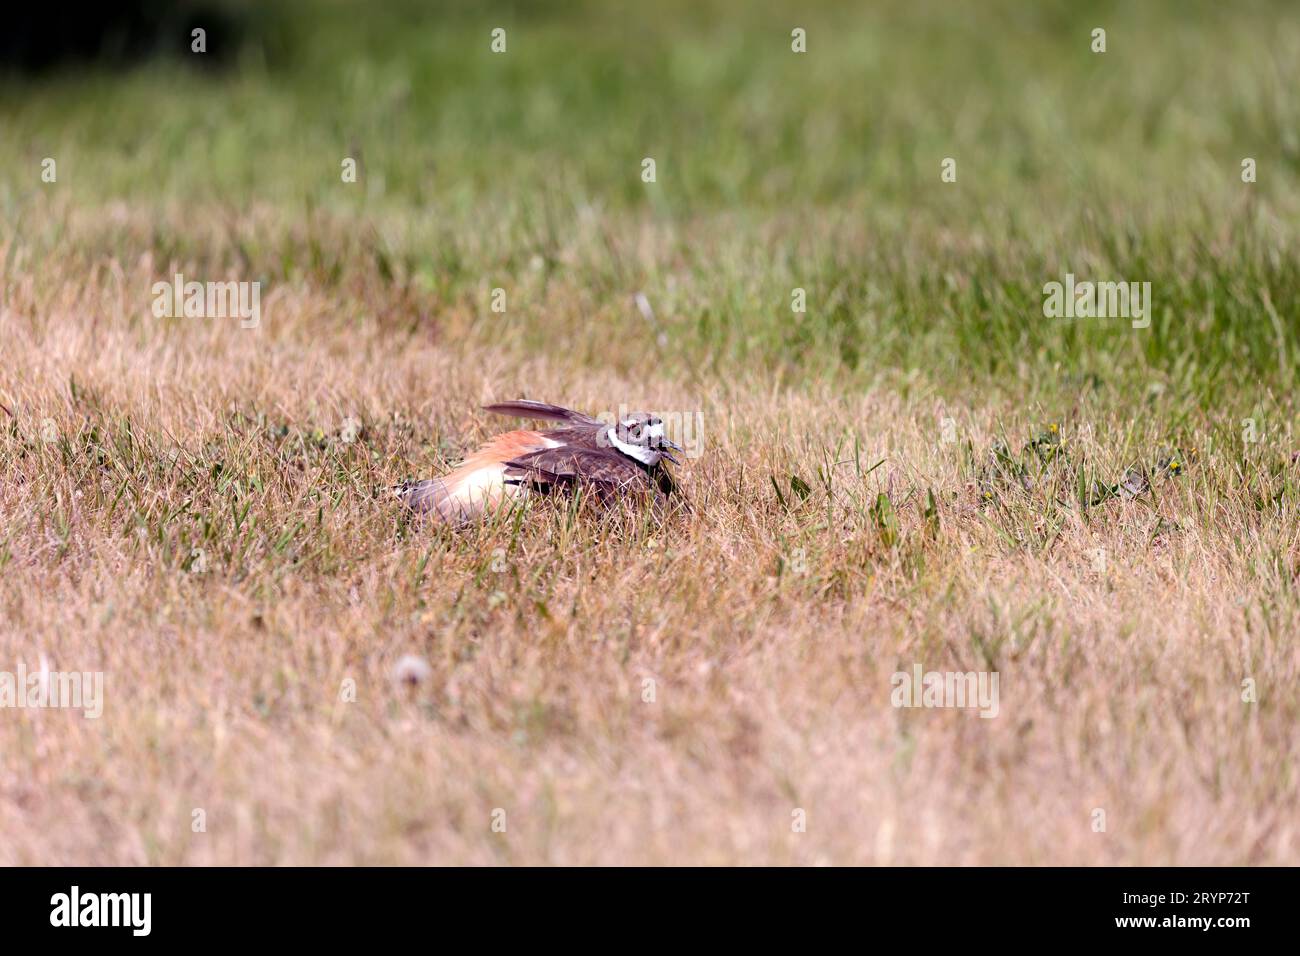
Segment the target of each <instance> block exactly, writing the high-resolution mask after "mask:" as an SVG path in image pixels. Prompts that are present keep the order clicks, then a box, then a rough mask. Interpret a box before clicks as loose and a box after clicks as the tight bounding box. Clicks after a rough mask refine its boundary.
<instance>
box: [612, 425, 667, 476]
mask: <svg viewBox="0 0 1300 956" xmlns="http://www.w3.org/2000/svg"><path fill="white" fill-rule="evenodd" d="M626 424H627V423H626V422H625V423H624V425H626ZM632 424H633V425H635V424H636V422H632ZM618 428H619V426H617V425H610V426H609V428H608V429H607V430H606V432H605V434H606V435H608V436H609V443H610V444H611V445H613V446H614V447H615V448H617V449H618V450H619V451H621V452H622V453H623V454H625V455H627V457H629V458H635V459H636V460H637V461H639V462H641V464H643V465H650V466H654V465H657V464H659V459H661V458H662V457H663V454H662V453H661V452H660V451H659V449H658V448H647V447H646V446H645V445H632V444H629V443H628V442H625V441H623V440H622V439H620V438H619V437H618ZM663 434H664V426H663V425H651V426H649V427H648V428H646V430H645V435H646V437H647V438H662V437H663Z"/></svg>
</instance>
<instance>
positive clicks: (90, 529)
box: [0, 0, 1300, 865]
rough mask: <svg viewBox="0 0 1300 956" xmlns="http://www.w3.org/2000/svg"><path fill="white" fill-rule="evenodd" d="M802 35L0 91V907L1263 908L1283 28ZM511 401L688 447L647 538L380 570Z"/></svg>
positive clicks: (1045, 21)
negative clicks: (511, 896)
mask: <svg viewBox="0 0 1300 956" xmlns="http://www.w3.org/2000/svg"><path fill="white" fill-rule="evenodd" d="M804 7H805V5H804V4H795V3H786V4H778V3H769V2H763V3H743V4H742V3H735V4H725V5H724V4H716V3H704V4H700V3H691V2H686V0H680V2H679V0H672V2H669V3H666V4H645V5H635V6H633V5H626V7H625V5H622V4H619V5H612V4H611V5H601V4H574V5H563V6H561V5H555V7H554V8H551V7H550V5H543V4H535V3H517V4H514V5H512V6H509V7H500V8H498V9H493V8H492V6H491V5H480V4H470V3H464V4H452V5H429V4H414V3H412V4H384V5H382V7H381V8H380V9H372V8H370V7H369V6H367V7H365V8H362V7H361V6H360V5H352V4H344V3H334V2H325V3H318V4H314V5H309V6H303V5H299V4H290V5H287V6H284V7H282V8H278V9H277V11H276V12H274V13H265V12H263V13H257V14H253V15H252V19H251V21H250V23H251V29H250V37H249V40H248V42H247V43H246V44H245V45H243V46H242V47H241V48H240V49H239V50H238V51H237V52H236V53H235V54H234V55H233V57H232V58H231V61H230V63H229V65H228V66H227V67H226V68H224V69H217V70H204V69H196V68H195V65H194V61H195V56H194V55H190V54H188V53H186V52H182V53H181V54H179V55H178V56H177V57H176V59H175V60H174V61H171V60H163V61H156V62H152V63H149V64H142V65H141V66H140V67H139V68H137V69H134V70H131V71H129V72H122V71H106V70H89V71H81V72H76V73H64V74H56V75H52V76H47V77H42V78H39V79H27V78H16V77H9V78H7V79H4V80H2V81H0V348H2V349H3V357H2V358H0V406H2V408H0V671H11V672H12V671H14V670H15V668H16V667H17V666H18V665H19V663H20V662H22V663H24V664H25V666H26V667H27V668H28V669H30V670H36V669H38V668H39V667H40V666H41V664H42V662H44V664H46V665H47V666H48V667H49V668H50V669H54V670H60V669H61V670H78V671H102V672H103V674H104V700H103V714H102V716H100V717H99V718H97V719H87V718H86V717H84V716H83V715H82V713H81V712H79V711H71V710H54V709H45V710H35V709H22V708H13V709H8V708H7V709H0V834H3V835H4V839H2V840H0V863H3V864H47V863H59V864H72V863H91V864H253V863H263V864H265V863H310V864H318V863H319V864H344V863H367V864H371V863H421V864H422V863H436V864H443V863H471V864H490V863H529V864H542V863H545V864H571V863H599V864H615V863H656V864H658V863H701V864H731V863H776V864H787V863H795V864H805V863H830V864H848V863H868V864H887V863H892V864H1049V863H1050V864H1150V865H1155V864H1193V863H1196V864H1247V863H1249V864H1263V863H1273V864H1278V863H1281V864H1296V863H1300V735H1297V733H1296V728H1297V726H1300V694H1297V682H1298V681H1300V645H1298V644H1297V633H1298V632H1300V594H1298V593H1297V575H1298V574H1300V548H1298V543H1297V537H1298V532H1300V525H1298V523H1297V520H1296V511H1297V506H1298V505H1300V464H1298V463H1297V462H1296V460H1295V459H1294V458H1293V456H1294V455H1295V454H1296V453H1297V452H1300V440H1297V438H1296V437H1295V436H1294V435H1293V434H1292V430H1293V425H1294V423H1295V421H1296V414H1297V409H1296V403H1295V397H1294V390H1295V385H1296V374H1297V364H1298V363H1300V306H1298V303H1300V258H1298V256H1297V254H1298V251H1300V246H1298V241H1300V190H1298V189H1297V187H1298V186H1300V99H1297V98H1296V96H1295V91H1296V90H1297V89H1300V17H1298V16H1297V15H1296V11H1295V10H1294V9H1292V8H1291V5H1289V4H1285V3H1280V2H1279V3H1249V2H1248V3H1240V4H1230V5H1227V4H1218V3H1210V2H1173V0H1169V2H1151V3H1147V2H1144V3H1142V4H1121V3H1096V4H1091V5H1089V4H1080V3H1076V2H1050V3H1035V4H1027V3H1025V4H1019V3H1014V4H1013V3H1010V2H994V3H980V4H966V3H940V2H934V0H908V2H888V3H879V4H877V3H873V4H847V3H844V4H840V3H833V4H831V3H828V4H821V5H818V6H817V7H816V8H815V9H814V10H812V11H807V10H805V9H804ZM496 27H502V28H504V29H505V30H506V36H507V48H506V52H505V53H502V54H496V53H493V52H492V51H491V49H490V42H491V36H490V34H491V31H492V30H493V29H494V28H496ZM796 27H798V28H803V29H805V30H806V31H807V52H806V53H795V52H793V51H792V50H791V42H792V41H791V31H792V30H793V29H794V28H796ZM1096 27H1102V28H1104V29H1105V30H1106V39H1107V49H1106V52H1104V53H1093V52H1092V51H1091V49H1090V45H1091V43H1092V40H1091V31H1092V30H1093V29H1094V28H1096ZM208 42H209V45H210V47H211V46H212V45H214V44H218V43H220V42H221V37H216V36H214V37H209V40H208ZM186 45H187V44H186V42H185V41H184V39H183V38H182V41H181V42H180V44H179V46H180V48H181V49H182V51H183V50H184V49H185V47H186ZM46 158H52V159H54V160H55V162H56V164H57V165H56V169H57V178H56V180H55V181H54V182H44V181H42V175H41V174H42V169H43V167H42V161H43V160H44V159H46ZM345 158H352V159H355V160H356V161H357V166H358V175H357V181H356V182H355V183H345V182H343V181H342V177H341V164H342V162H343V160H344V159H345ZM646 158H651V159H653V160H654V161H655V171H656V177H655V179H656V181H655V182H652V183H647V182H645V181H643V177H642V170H643V160H644V159H646ZM947 158H951V159H954V160H955V161H956V174H957V175H956V181H955V182H944V181H943V180H942V178H941V163H942V162H943V160H945V159H947ZM1246 158H1251V159H1253V160H1255V163H1256V169H1257V176H1256V181H1254V182H1243V176H1242V174H1243V169H1242V162H1243V160H1244V159H1246ZM176 273H183V274H184V275H185V276H186V278H193V279H197V280H200V281H206V280H212V281H220V280H233V281H249V282H251V281H256V282H259V283H260V284H261V285H260V288H261V316H260V322H259V324H258V325H257V327H255V328H244V327H241V323H240V321H239V319H237V318H184V317H180V318H170V317H163V318H159V317H155V315H154V313H153V311H152V309H151V304H152V303H153V301H154V293H153V291H152V290H153V286H154V284H155V283H156V282H159V281H164V282H165V281H170V280H171V277H172V276H173V275H174V274H176ZM1067 273H1069V274H1074V275H1076V276H1079V277H1080V278H1083V277H1087V278H1091V279H1094V280H1115V281H1128V282H1138V283H1142V282H1149V283H1150V290H1151V300H1150V301H1151V303H1152V307H1151V312H1150V322H1149V325H1148V326H1146V327H1141V326H1140V325H1139V326H1138V327H1135V325H1134V323H1133V322H1130V321H1129V320H1128V319H1127V318H1110V319H1100V318H1082V319H1073V320H1070V319H1062V318H1047V317H1045V316H1044V308H1043V301H1044V286H1045V285H1046V284H1047V283H1050V282H1053V281H1062V280H1063V278H1064V277H1065V275H1066V274H1067ZM495 289H500V290H503V296H504V302H505V311H504V312H496V311H493V308H492V306H493V301H494V292H493V290H495ZM797 289H801V290H803V297H804V299H805V301H806V310H805V311H803V312H798V311H795V310H794V308H793V304H794V302H795V297H796V296H795V290H797ZM638 294H640V295H642V296H644V300H643V302H642V305H641V306H639V305H638V303H637V299H636V297H637V295H638ZM642 306H648V308H644V307H642ZM515 397H531V398H539V399H543V400H547V401H553V402H558V403H561V404H565V405H569V406H571V407H574V408H579V409H583V410H586V411H588V412H592V413H595V412H600V411H604V410H617V409H619V408H620V407H631V408H649V409H655V410H661V411H664V412H667V413H670V414H672V415H676V416H677V417H676V418H674V419H672V420H674V421H675V420H683V421H685V422H688V423H698V424H699V430H698V432H697V433H695V434H694V437H696V438H698V439H699V444H698V447H697V449H696V450H697V451H698V455H697V456H695V457H693V458H691V459H690V460H688V461H686V462H685V463H684V465H683V467H681V468H680V469H678V474H679V475H680V477H681V480H682V483H683V485H684V488H685V490H686V493H687V495H688V496H689V498H690V501H691V504H692V508H691V510H690V512H689V513H688V514H683V515H677V516H675V517H673V518H671V519H670V520H668V521H667V522H657V521H655V520H653V519H651V518H650V517H647V516H639V515H628V514H616V515H610V516H607V517H601V516H599V515H593V514H589V513H576V514H575V513H571V512H569V511H566V510H564V509H556V508H547V507H542V506H538V507H533V508H531V509H529V510H528V511H527V512H526V513H524V514H522V515H519V516H512V517H510V518H502V519H500V520H495V521H490V522H488V523H486V524H484V525H483V526H481V527H473V528H471V529H468V530H466V531H463V532H459V533H456V532H452V531H449V530H447V529H445V528H438V527H429V526H422V525H419V524H415V523H412V522H411V521H410V520H409V519H408V517H407V516H406V515H405V514H403V513H402V511H401V509H400V507H398V505H397V503H396V502H395V501H394V500H393V499H392V498H391V496H390V495H389V493H388V491H387V489H389V488H390V487H391V486H392V485H394V484H396V483H397V482H400V481H403V480H406V479H410V478H416V477H427V476H430V475H434V474H437V473H439V472H441V471H443V470H445V469H446V468H448V467H449V466H451V465H452V464H454V463H455V461H456V460H457V459H459V458H460V457H461V456H462V455H464V454H465V453H466V452H467V451H468V450H470V449H472V448H473V447H474V446H475V445H476V443H477V442H479V441H481V440H483V439H484V438H485V437H487V436H488V435H490V434H493V433H494V431H496V430H501V428H502V427H503V426H509V425H511V424H512V423H510V422H508V421H505V420H501V419H494V418H493V417H492V416H489V415H487V414H485V413H483V412H481V411H479V406H481V405H482V404H484V403H486V402H488V401H491V400H500V399H507V398H515ZM409 657H414V658H416V659H418V660H419V661H421V662H424V663H425V664H427V668H423V667H413V666H412V665H411V663H410V661H409V660H405V661H404V659H406V658H409ZM399 662H401V663H400V664H399ZM916 664H920V665H921V666H922V667H923V668H925V669H927V670H936V671H953V672H970V671H974V672H997V673H998V675H999V677H1000V688H1001V691H1000V704H999V708H998V714H997V716H996V717H995V718H992V719H981V718H980V717H978V716H977V715H976V714H975V713H973V712H971V711H970V710H969V709H952V708H948V709H903V708H898V707H895V706H893V705H892V703H891V690H892V685H891V676H892V675H893V674H894V673H895V672H905V673H908V672H911V670H912V668H913V666H914V665H916ZM403 677H408V678H410V679H409V680H404V679H403ZM648 682H649V683H648ZM196 811H202V812H201V813H196ZM797 811H803V813H802V816H801V815H800V814H799V813H798V812H797ZM1099 811H1100V813H1099ZM801 822H803V823H805V824H806V825H805V826H803V827H800V826H799V825H798V824H799V823H801ZM503 823H504V828H503V826H502V824H503ZM494 824H496V825H495V826H494Z"/></svg>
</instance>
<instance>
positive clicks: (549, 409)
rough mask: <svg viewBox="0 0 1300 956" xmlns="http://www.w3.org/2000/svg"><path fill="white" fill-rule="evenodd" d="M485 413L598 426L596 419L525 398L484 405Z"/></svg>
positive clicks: (568, 409)
mask: <svg viewBox="0 0 1300 956" xmlns="http://www.w3.org/2000/svg"><path fill="white" fill-rule="evenodd" d="M483 410H484V411H485V412H496V413H497V414H498V415H517V416H518V417H520V418H541V419H546V420H548V421H555V422H572V423H574V424H581V425H599V424H600V422H599V421H597V420H596V419H594V418H592V417H590V416H588V415H584V414H582V412H575V411H574V410H573V409H571V408H563V407H561V406H559V405H550V404H548V403H546V402H534V401H532V400H531V399H527V398H518V399H515V400H514V401H512V402H497V403H496V404H495V405H484V406H483Z"/></svg>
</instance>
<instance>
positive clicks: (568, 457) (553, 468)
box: [506, 445, 654, 498]
mask: <svg viewBox="0 0 1300 956" xmlns="http://www.w3.org/2000/svg"><path fill="white" fill-rule="evenodd" d="M506 480H507V481H517V482H525V481H526V482H529V483H531V484H534V485H539V484H540V485H550V486H568V485H575V484H584V483H585V484H590V485H593V486H595V488H596V490H597V491H598V492H599V493H600V496H601V497H602V498H606V497H608V496H610V495H616V494H621V493H623V492H646V491H650V490H652V489H653V488H654V486H653V485H652V483H651V481H650V477H649V475H647V474H646V471H645V469H644V468H641V467H639V466H638V465H637V464H636V463H635V462H632V461H630V460H628V459H627V458H625V457H623V456H622V455H620V454H619V453H618V452H617V451H615V450H614V449H612V448H585V447H582V446H574V445H566V446H563V447H561V448H546V449H543V450H542V451H537V452H533V453H532V454H529V455H521V456H519V457H518V458H514V459H512V460H511V461H508V462H506Z"/></svg>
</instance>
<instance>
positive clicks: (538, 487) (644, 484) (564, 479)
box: [397, 399, 682, 524]
mask: <svg viewBox="0 0 1300 956" xmlns="http://www.w3.org/2000/svg"><path fill="white" fill-rule="evenodd" d="M484 410H485V411H489V412H495V413H497V414H499V415H514V416H516V417H519V418H531V419H539V420H545V421H554V422H560V423H561V424H560V425H559V427H556V428H552V429H548V430H546V431H527V430H519V431H512V432H505V433H503V434H500V435H497V436H496V437H495V438H492V439H490V440H489V441H488V442H487V443H485V444H484V445H483V446H482V447H481V448H479V449H478V451H476V452H474V454H472V455H470V456H469V457H468V458H466V459H465V461H464V462H463V463H462V464H461V465H460V467H459V468H456V469H455V470H454V471H452V472H451V473H450V474H447V475H444V476H443V477H442V478H430V479H427V480H425V481H417V482H414V483H412V484H408V485H404V486H400V487H399V488H398V489H397V492H398V495H399V496H400V497H401V498H402V499H403V500H404V501H406V503H407V504H408V505H410V506H411V508H413V509H414V510H416V511H418V512H421V513H424V514H431V515H436V516H437V517H438V518H440V519H441V520H443V521H445V522H447V523H448V524H463V523H464V522H466V521H469V520H471V519H474V518H477V517H479V516H480V515H482V514H483V512H484V511H487V510H489V509H492V508H495V507H497V506H498V505H500V504H501V503H502V502H505V501H511V500H514V499H517V498H519V497H521V496H523V495H528V494H567V493H572V492H573V491H575V490H578V489H586V490H588V491H590V492H594V494H595V496H596V498H597V500H599V501H600V502H602V503H610V502H611V501H613V500H616V499H620V498H642V499H644V498H645V497H647V496H649V497H650V498H651V499H652V500H653V501H654V503H655V504H656V506H662V505H663V504H664V503H666V502H667V499H668V497H669V496H670V495H672V494H674V493H675V491H676V487H675V485H674V484H673V479H672V476H671V475H670V474H669V473H668V469H667V468H666V467H665V466H664V464H663V459H665V458H666V459H668V460H669V461H671V462H673V463H674V464H678V461H677V459H676V458H674V457H673V455H672V451H681V450H682V447H681V446H680V445H678V444H675V443H674V442H672V441H669V440H668V438H667V437H666V436H665V435H664V424H663V422H662V421H660V420H659V419H658V418H656V417H655V416H654V415H651V414H649V413H647V412H633V413H631V414H630V415H627V416H625V417H624V418H623V419H622V420H621V421H618V422H615V423H614V424H606V423H605V422H602V421H599V420H597V419H595V418H591V417H590V416H588V415H584V414H582V413H581V412H575V411H572V410H571V409H568V408H561V407H560V406H559V405H548V404H546V403H545V402H533V401H528V400H524V399H521V400H519V401H513V402H500V403H498V404H496V405H485V406H484Z"/></svg>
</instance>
